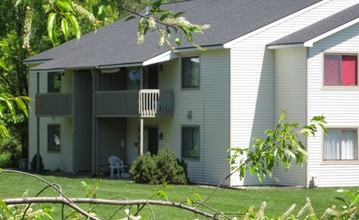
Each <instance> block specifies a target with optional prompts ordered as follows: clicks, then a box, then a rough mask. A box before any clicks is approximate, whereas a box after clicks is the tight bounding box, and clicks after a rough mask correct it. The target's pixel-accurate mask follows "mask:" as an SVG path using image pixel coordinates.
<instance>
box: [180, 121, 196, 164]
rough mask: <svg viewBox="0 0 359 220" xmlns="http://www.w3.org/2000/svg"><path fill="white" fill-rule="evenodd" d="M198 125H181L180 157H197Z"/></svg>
mask: <svg viewBox="0 0 359 220" xmlns="http://www.w3.org/2000/svg"><path fill="white" fill-rule="evenodd" d="M199 138H200V135H199V127H182V157H190V158H199V147H200V142H199Z"/></svg>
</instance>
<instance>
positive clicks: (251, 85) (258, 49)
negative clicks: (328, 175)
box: [230, 0, 357, 185]
mask: <svg viewBox="0 0 359 220" xmlns="http://www.w3.org/2000/svg"><path fill="white" fill-rule="evenodd" d="M356 3H357V1H354V0H352V1H341V0H333V1H325V2H322V3H319V4H317V5H316V6H313V7H310V10H307V9H304V10H303V11H301V12H298V13H296V14H295V16H288V17H287V18H283V19H281V20H280V21H277V22H275V23H274V24H272V25H269V26H267V27H265V28H262V29H261V30H260V31H256V32H255V33H253V34H248V36H246V37H242V38H241V40H237V41H238V42H235V43H234V44H232V45H231V86H230V88H231V91H230V94H231V101H230V103H231V116H230V117H231V126H230V127H231V131H230V133H231V140H230V146H231V147H249V146H250V145H251V140H252V138H253V137H255V136H260V137H263V133H264V131H265V130H266V129H268V128H273V126H274V125H275V123H276V121H275V120H274V119H275V118H276V117H277V115H275V114H277V113H278V112H277V111H274V99H275V98H274V54H273V53H274V52H273V51H271V50H267V49H266V45H267V44H269V43H271V42H273V41H275V40H278V39H280V38H282V37H284V36H287V35H289V34H291V33H293V32H295V31H298V30H300V29H302V28H304V27H306V26H308V25H311V24H313V23H315V22H317V21H319V20H321V19H323V18H326V17H328V16H330V15H332V14H334V13H336V12H338V11H340V10H343V9H345V8H347V7H350V6H351V5H354V4H356ZM301 172H303V171H301ZM293 175H295V174H293ZM300 175H302V174H300ZM230 181H231V183H230V184H231V185H243V184H244V185H256V184H263V183H259V181H258V179H257V178H256V177H255V176H247V177H246V179H245V180H242V181H240V180H239V177H238V175H233V176H232V177H231V180H230ZM266 183H269V184H272V183H273V182H272V181H270V180H268V182H264V184H266Z"/></svg>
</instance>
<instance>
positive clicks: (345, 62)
mask: <svg viewBox="0 0 359 220" xmlns="http://www.w3.org/2000/svg"><path fill="white" fill-rule="evenodd" d="M342 85H357V57H356V56H342Z"/></svg>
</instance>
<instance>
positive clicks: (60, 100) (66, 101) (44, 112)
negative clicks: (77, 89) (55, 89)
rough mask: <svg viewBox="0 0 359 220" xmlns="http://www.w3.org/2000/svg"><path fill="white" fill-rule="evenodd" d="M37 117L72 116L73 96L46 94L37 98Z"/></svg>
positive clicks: (37, 95)
mask: <svg viewBox="0 0 359 220" xmlns="http://www.w3.org/2000/svg"><path fill="white" fill-rule="evenodd" d="M35 114H36V115H37V116H71V115H72V95H71V94H69V93H45V94H36V96H35Z"/></svg>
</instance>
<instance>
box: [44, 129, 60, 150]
mask: <svg viewBox="0 0 359 220" xmlns="http://www.w3.org/2000/svg"><path fill="white" fill-rule="evenodd" d="M60 130H61V127H60V125H58V124H52V125H48V126H47V150H48V151H53V152H59V151H60V146H61V141H60V138H61V136H60Z"/></svg>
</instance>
